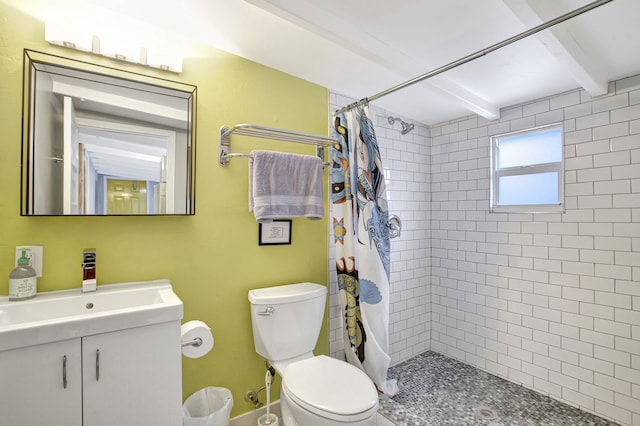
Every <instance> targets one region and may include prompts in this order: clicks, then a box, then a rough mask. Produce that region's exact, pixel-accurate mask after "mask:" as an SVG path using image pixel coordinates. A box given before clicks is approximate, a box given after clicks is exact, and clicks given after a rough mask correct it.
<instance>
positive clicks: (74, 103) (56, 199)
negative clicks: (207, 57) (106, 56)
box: [21, 50, 196, 216]
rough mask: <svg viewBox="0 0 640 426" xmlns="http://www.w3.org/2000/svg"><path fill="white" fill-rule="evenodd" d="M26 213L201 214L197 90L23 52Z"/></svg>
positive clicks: (23, 160) (162, 80) (190, 86)
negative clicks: (197, 197)
mask: <svg viewBox="0 0 640 426" xmlns="http://www.w3.org/2000/svg"><path fill="white" fill-rule="evenodd" d="M23 84H24V86H23V134H22V165H21V166H22V188H21V191H22V192H21V204H22V206H21V214H22V215H28V216H31V215H34V216H58V215H78V216H80V215H193V214H195V198H194V196H195V191H194V189H195V117H196V113H195V109H196V87H195V86H193V85H189V84H185V83H180V82H176V81H171V80H168V79H163V78H158V77H151V76H147V75H143V74H139V73H134V72H128V71H123V70H120V69H116V68H110V67H106V66H101V65H96V64H91V63H87V62H82V61H77V60H73V59H68V58H64V57H60V56H55V55H50V54H46V53H42V52H36V51H32V50H25V51H24V82H23Z"/></svg>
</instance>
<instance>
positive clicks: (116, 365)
mask: <svg viewBox="0 0 640 426" xmlns="http://www.w3.org/2000/svg"><path fill="white" fill-rule="evenodd" d="M82 357H83V360H82V376H83V383H84V386H83V394H84V396H83V401H84V404H83V417H84V419H83V423H82V424H83V425H84V426H99V425H104V426H112V425H118V426H128V425H130V426H140V425H157V426H162V425H166V426H180V425H182V359H181V357H182V348H181V346H180V323H179V322H169V323H161V324H155V325H150V326H147V327H139V328H132V329H129V330H122V331H114V332H111V333H105V334H98V335H95V336H89V337H85V338H83V339H82Z"/></svg>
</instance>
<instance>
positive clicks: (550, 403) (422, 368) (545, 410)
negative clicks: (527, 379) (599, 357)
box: [378, 351, 617, 426]
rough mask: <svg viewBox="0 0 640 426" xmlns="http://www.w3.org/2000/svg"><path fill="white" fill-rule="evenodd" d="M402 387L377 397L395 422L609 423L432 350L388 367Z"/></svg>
mask: <svg viewBox="0 0 640 426" xmlns="http://www.w3.org/2000/svg"><path fill="white" fill-rule="evenodd" d="M388 377H389V378H391V379H397V380H398V386H399V388H400V392H399V393H398V394H397V395H395V396H394V397H392V398H389V397H387V396H385V395H382V396H381V397H380V404H379V410H378V413H379V414H381V415H383V416H384V417H386V418H387V419H389V420H390V421H391V422H393V423H394V424H396V425H399V426H440V425H447V426H449V425H452V426H453V425H455V426H462V425H464V426H468V425H474V426H475V425H478V426H503V425H506V426H521V425H522V426H569V425H571V426H574V425H577V426H605V425H607V426H613V425H617V423H615V422H612V421H608V420H605V419H603V418H601V417H597V416H595V415H592V414H589V413H586V412H584V411H582V410H579V409H577V408H575V407H572V406H569V405H567V404H564V403H561V402H559V401H556V400H555V399H552V398H549V397H547V396H544V395H542V394H539V393H537V392H534V391H532V390H530V389H527V388H525V387H523V386H520V385H517V384H514V383H511V382H508V381H506V380H504V379H501V378H499V377H497V376H494V375H491V374H489V373H486V372H483V371H481V370H479V369H477V368H475V367H472V366H470V365H467V364H464V363H461V362H459V361H456V360H454V359H452V358H449V357H446V356H444V355H441V354H438V353H436V352H431V351H429V352H425V353H423V354H420V355H418V356H415V357H413V358H411V359H409V360H407V361H405V362H402V363H400V364H398V365H396V366H393V367H391V368H390V369H389V372H388Z"/></svg>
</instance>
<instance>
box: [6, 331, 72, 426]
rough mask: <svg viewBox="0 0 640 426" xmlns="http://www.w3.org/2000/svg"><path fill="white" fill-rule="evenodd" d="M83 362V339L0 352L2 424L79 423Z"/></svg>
mask: <svg viewBox="0 0 640 426" xmlns="http://www.w3.org/2000/svg"><path fill="white" fill-rule="evenodd" d="M65 357H66V358H65ZM80 363H81V356H80V339H72V340H63V341H60V342H53V343H47V344H42V345H35V346H28V347H25V348H19V349H13V350H9V351H2V352H0V424H2V425H3V426H30V425H51V426H80V425H81V424H82V380H81V377H80V372H81V365H80Z"/></svg>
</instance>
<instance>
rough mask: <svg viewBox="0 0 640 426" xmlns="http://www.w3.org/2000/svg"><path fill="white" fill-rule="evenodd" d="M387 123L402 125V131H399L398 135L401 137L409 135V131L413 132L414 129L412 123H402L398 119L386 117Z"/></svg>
mask: <svg viewBox="0 0 640 426" xmlns="http://www.w3.org/2000/svg"><path fill="white" fill-rule="evenodd" d="M387 121H388V122H389V124H394V123H395V122H396V121H399V122H400V124H402V130H400V134H402V135H406V134H407V133H409V132H410V131H412V130H413V128H414V127H415V126H414V124H413V123H407V122H406V121H403V120H402V119H401V118H400V117H391V116H389V117H387Z"/></svg>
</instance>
